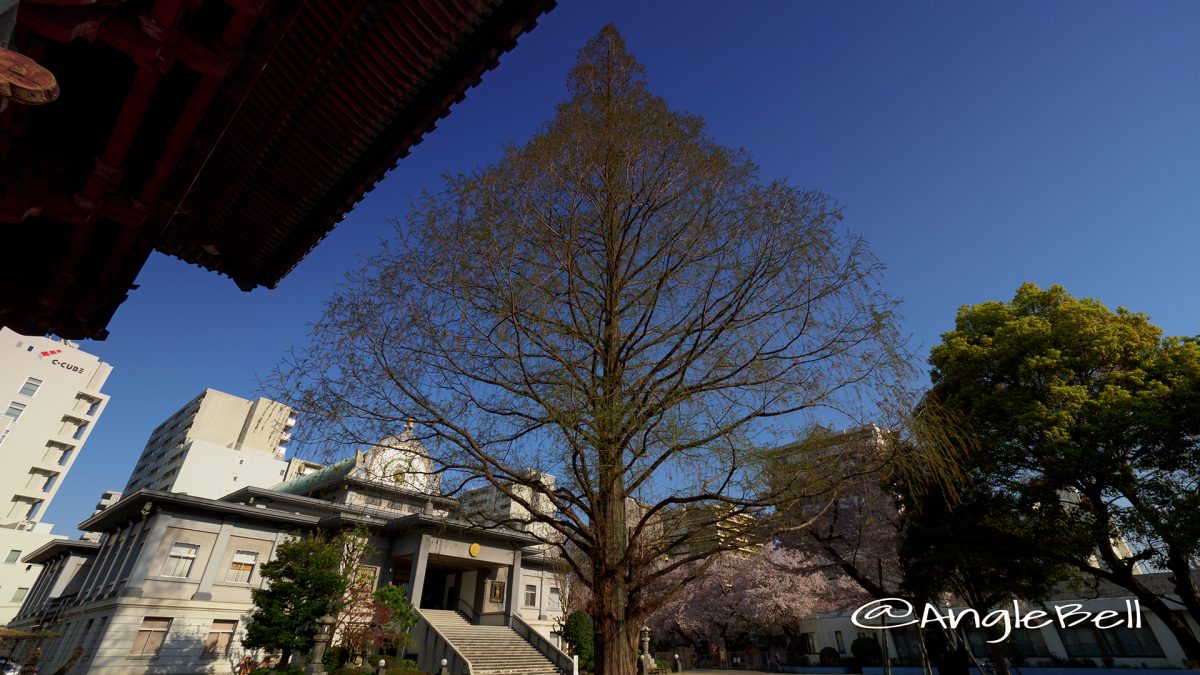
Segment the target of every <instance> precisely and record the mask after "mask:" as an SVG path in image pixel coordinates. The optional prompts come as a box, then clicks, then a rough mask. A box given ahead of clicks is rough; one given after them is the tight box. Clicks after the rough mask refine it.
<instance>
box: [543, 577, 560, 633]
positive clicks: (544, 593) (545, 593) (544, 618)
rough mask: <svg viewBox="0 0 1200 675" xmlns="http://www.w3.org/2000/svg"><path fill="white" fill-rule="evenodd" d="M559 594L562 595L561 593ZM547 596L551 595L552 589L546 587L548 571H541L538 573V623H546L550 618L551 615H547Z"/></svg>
mask: <svg viewBox="0 0 1200 675" xmlns="http://www.w3.org/2000/svg"><path fill="white" fill-rule="evenodd" d="M559 592H560V593H561V591H559ZM547 595H550V587H549V586H547V585H546V571H545V570H541V571H540V572H538V621H545V620H547V619H549V618H550V615H549V614H546V596H547ZM560 597H561V596H560Z"/></svg>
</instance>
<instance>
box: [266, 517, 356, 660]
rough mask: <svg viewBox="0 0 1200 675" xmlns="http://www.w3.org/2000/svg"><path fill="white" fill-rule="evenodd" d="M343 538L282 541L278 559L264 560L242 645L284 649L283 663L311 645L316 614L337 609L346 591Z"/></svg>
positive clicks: (319, 614)
mask: <svg viewBox="0 0 1200 675" xmlns="http://www.w3.org/2000/svg"><path fill="white" fill-rule="evenodd" d="M342 548H343V546H342V542H341V541H340V540H338V539H332V540H331V539H328V538H325V537H321V536H316V535H314V536H308V537H303V538H294V539H291V540H289V541H286V542H283V543H281V544H280V545H279V547H278V548H277V549H276V552H275V559H274V560H271V561H269V562H266V563H263V565H262V572H261V573H262V577H263V579H264V581H266V585H265V587H264V588H256V589H254V590H253V591H251V597H252V599H253V601H254V609H253V610H252V613H251V615H250V620H249V622H248V623H247V624H246V638H245V639H244V640H243V641H242V644H244V645H245V646H246V648H248V649H269V650H280V651H281V652H283V656H282V658H281V660H280V664H281V666H286V665H287V664H288V662H289V661H290V659H291V655H292V654H293V653H296V652H305V651H307V650H309V649H311V648H312V645H313V638H314V636H315V635H316V634H317V630H318V625H317V618H319V617H320V616H321V615H323V614H333V613H336V612H337V610H338V609H339V608H340V605H341V603H342V598H343V595H344V594H345V592H346V576H345V575H344V574H343V572H342V569H341V566H342V553H343V551H342Z"/></svg>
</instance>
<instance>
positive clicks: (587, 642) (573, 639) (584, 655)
mask: <svg viewBox="0 0 1200 675" xmlns="http://www.w3.org/2000/svg"><path fill="white" fill-rule="evenodd" d="M593 630H594V629H593V628H592V617H591V616H589V615H588V613H587V612H571V614H570V615H568V616H567V621H566V623H564V624H563V629H562V638H563V642H566V643H567V644H569V645H571V652H572V653H573V654H578V655H579V668H580V670H586V671H587V672H589V673H592V672H595V669H596V650H595V646H594V644H593V642H592V632H593Z"/></svg>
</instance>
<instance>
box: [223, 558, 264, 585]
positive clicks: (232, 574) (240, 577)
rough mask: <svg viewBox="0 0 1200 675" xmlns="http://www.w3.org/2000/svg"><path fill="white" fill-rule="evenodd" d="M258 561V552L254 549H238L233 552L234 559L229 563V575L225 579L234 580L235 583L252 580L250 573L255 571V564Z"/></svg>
mask: <svg viewBox="0 0 1200 675" xmlns="http://www.w3.org/2000/svg"><path fill="white" fill-rule="evenodd" d="M257 563H258V554H257V553H255V552H254V551H237V552H235V553H234V554H233V560H232V561H231V562H230V563H229V576H228V577H226V578H225V581H232V582H233V583H235V584H245V583H249V582H250V574H251V573H253V572H254V565H255V564H257Z"/></svg>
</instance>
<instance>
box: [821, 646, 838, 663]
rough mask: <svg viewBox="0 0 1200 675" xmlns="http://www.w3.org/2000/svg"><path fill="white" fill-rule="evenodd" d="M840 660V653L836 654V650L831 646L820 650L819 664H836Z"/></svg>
mask: <svg viewBox="0 0 1200 675" xmlns="http://www.w3.org/2000/svg"><path fill="white" fill-rule="evenodd" d="M841 662H842V655H841V654H838V650H836V649H834V648H833V647H826V648H824V649H822V650H821V665H823V666H836V665H838V664H840V663H841Z"/></svg>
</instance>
